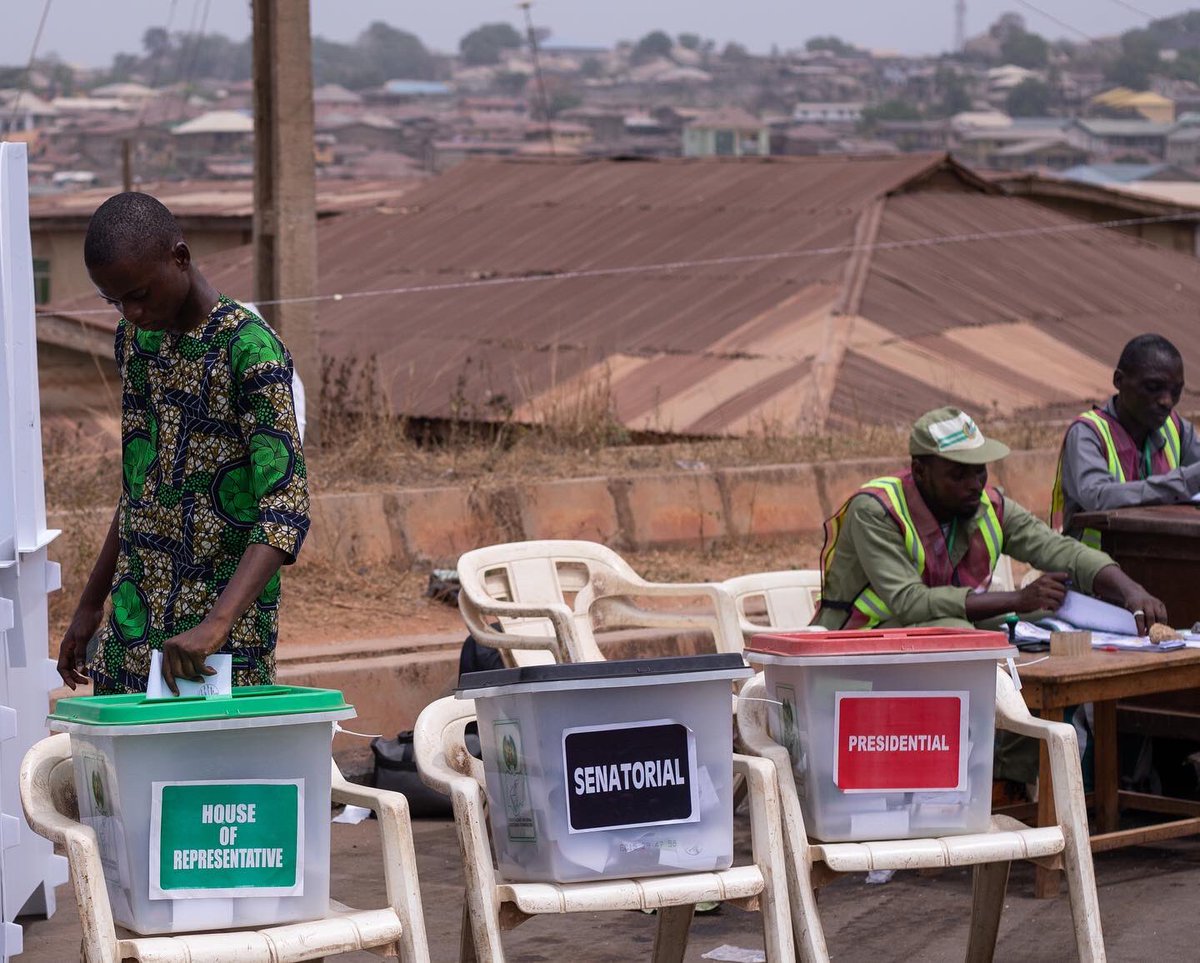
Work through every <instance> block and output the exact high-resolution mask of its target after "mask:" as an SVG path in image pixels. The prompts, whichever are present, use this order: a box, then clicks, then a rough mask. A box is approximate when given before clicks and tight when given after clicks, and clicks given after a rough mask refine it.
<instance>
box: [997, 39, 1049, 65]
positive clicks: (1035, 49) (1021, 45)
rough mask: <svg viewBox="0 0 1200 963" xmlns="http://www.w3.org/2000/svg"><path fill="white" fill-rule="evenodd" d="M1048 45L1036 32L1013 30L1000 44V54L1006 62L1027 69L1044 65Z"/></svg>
mask: <svg viewBox="0 0 1200 963" xmlns="http://www.w3.org/2000/svg"><path fill="white" fill-rule="evenodd" d="M1049 54H1050V45H1049V44H1047V43H1046V41H1045V40H1044V39H1043V38H1042V37H1040V36H1038V35H1037V34H1036V33H1030V32H1029V31H1028V30H1013V31H1011V32H1010V33H1009V34H1008V36H1007V37H1005V38H1004V41H1003V42H1002V43H1001V44H1000V56H1001V58H1002V59H1003V60H1004V62H1005V63H1006V64H1016V65H1017V66H1018V67H1025V68H1026V69H1029V70H1036V69H1038V68H1039V67H1045V66H1046V61H1047V59H1048V57H1049Z"/></svg>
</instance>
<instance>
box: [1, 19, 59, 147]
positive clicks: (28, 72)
mask: <svg viewBox="0 0 1200 963" xmlns="http://www.w3.org/2000/svg"><path fill="white" fill-rule="evenodd" d="M53 2H54V0H45V2H44V3H43V4H42V17H41V19H40V20H39V21H38V27H37V33H35V34H34V35H33V46H32V47H30V48H29V63H28V64H27V65H26V66H25V77H24V79H23V80H22V81H21V86H20V87H19V88H18V89H17V96H16V97H15V98H14V99H13V108H12V114H11V116H10V117H9V121H8V124H9V127H15V126H16V123H17V112H18V110H19V109H20V106H21V98H22V97H24V96H25V91H26V89H27V88H28V87H29V79H30V77H31V76H32V75H33V62H34V61H35V60H36V59H37V52H38V46H39V45H40V44H41V42H42V31H43V30H45V29H46V17H48V16H49V15H50V4H51V3H53Z"/></svg>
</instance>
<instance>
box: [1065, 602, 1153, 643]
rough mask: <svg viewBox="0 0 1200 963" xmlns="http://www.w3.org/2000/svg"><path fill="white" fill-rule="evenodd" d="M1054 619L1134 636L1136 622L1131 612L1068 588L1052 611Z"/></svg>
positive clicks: (1096, 629)
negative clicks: (1058, 604)
mask: <svg viewBox="0 0 1200 963" xmlns="http://www.w3.org/2000/svg"><path fill="white" fill-rule="evenodd" d="M1054 617H1055V618H1056V619H1060V620H1062V621H1063V622H1070V623H1071V625H1073V626H1075V628H1077V629H1091V630H1092V631H1094V632H1111V633H1113V634H1114V635H1122V636H1127V637H1128V636H1136V635H1137V634H1138V630H1137V622H1136V620H1135V619H1134V617H1133V613H1132V612H1128V611H1126V610H1125V609H1123V608H1121V607H1120V606H1117V605H1111V604H1110V603H1108V602H1102V601H1101V600H1100V599H1096V598H1092V597H1091V596H1090V595H1084V594H1083V593H1082V592H1073V591H1070V590H1068V591H1067V597H1066V598H1065V599H1063V604H1062V605H1060V606H1059V607H1058V611H1057V612H1055V613H1054Z"/></svg>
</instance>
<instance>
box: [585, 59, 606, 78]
mask: <svg viewBox="0 0 1200 963" xmlns="http://www.w3.org/2000/svg"><path fill="white" fill-rule="evenodd" d="M579 72H580V73H581V74H583V76H584V77H585V78H587V79H588V80H595V79H596V78H597V77H603V76H604V64H602V63H601V62H600V59H599V58H598V57H586V58H584V61H583V63H582V64H580V65H579Z"/></svg>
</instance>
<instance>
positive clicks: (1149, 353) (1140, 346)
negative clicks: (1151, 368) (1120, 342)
mask: <svg viewBox="0 0 1200 963" xmlns="http://www.w3.org/2000/svg"><path fill="white" fill-rule="evenodd" d="M1158 357H1166V358H1170V359H1171V360H1172V361H1182V360H1183V355H1181V354H1180V353H1179V349H1178V348H1177V347H1175V345H1173V344H1171V342H1170V341H1168V340H1167V339H1166V338H1164V337H1163V336H1162V335H1161V334H1139V335H1138V336H1137V337H1136V338H1134V339H1133V340H1132V341H1130V342H1129V344H1127V345H1125V347H1124V349H1123V350H1122V351H1121V357H1120V358H1119V359H1117V370H1118V371H1125V372H1130V371H1137V370H1138V369H1139V368H1141V367H1142V365H1144V364H1145V363H1146V362H1148V361H1150V360H1151V359H1152V358H1158Z"/></svg>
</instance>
